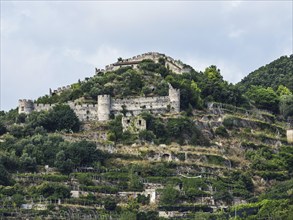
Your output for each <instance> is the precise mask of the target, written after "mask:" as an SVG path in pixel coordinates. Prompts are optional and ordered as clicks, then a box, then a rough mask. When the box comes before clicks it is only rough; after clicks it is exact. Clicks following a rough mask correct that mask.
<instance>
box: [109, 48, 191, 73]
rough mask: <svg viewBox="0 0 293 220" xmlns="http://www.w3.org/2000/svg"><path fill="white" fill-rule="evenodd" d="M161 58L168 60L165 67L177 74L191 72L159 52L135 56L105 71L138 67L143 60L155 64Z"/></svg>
mask: <svg viewBox="0 0 293 220" xmlns="http://www.w3.org/2000/svg"><path fill="white" fill-rule="evenodd" d="M160 58H164V59H165V60H166V63H165V66H166V67H167V68H169V69H170V70H172V71H173V72H175V73H178V74H182V73H183V72H189V71H190V69H185V68H184V66H183V65H182V64H181V63H180V62H178V61H176V60H174V59H173V58H172V57H170V56H166V55H165V54H162V53H158V52H148V53H143V54H140V55H137V56H133V57H131V58H127V59H122V60H121V61H118V62H116V63H112V64H110V65H107V66H106V67H105V70H106V71H114V70H117V69H118V68H120V67H121V66H133V67H136V66H137V64H139V62H141V61H142V60H145V59H150V60H153V61H154V62H158V61H159V59H160Z"/></svg>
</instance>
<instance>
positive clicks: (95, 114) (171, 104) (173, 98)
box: [18, 85, 180, 121]
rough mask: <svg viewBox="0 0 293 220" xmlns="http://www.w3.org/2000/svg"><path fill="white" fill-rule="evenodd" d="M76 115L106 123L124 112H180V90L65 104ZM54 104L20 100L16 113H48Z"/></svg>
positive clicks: (171, 88) (131, 114)
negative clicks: (93, 102)
mask: <svg viewBox="0 0 293 220" xmlns="http://www.w3.org/2000/svg"><path fill="white" fill-rule="evenodd" d="M67 104H68V105H69V106H70V108H71V109H73V111H74V112H75V113H76V115H77V116H78V118H79V119H80V120H81V121H88V120H98V121H107V120H109V119H110V115H111V114H113V115H118V114H121V112H122V111H126V116H136V115H139V114H140V113H141V112H143V111H148V112H152V113H154V114H158V113H165V112H174V113H179V112H180V90H179V89H174V88H173V87H172V86H171V85H169V95H168V96H154V97H131V98H122V99H115V98H112V97H111V96H110V95H99V96H98V99H97V104H82V105H78V104H75V103H74V102H68V103H67ZM54 105H55V104H52V105H51V104H36V103H34V102H33V101H32V100H26V99H20V100H19V104H18V113H19V114H20V113H25V114H29V113H31V112H32V111H43V110H45V111H48V110H50V109H52V108H53V106H54Z"/></svg>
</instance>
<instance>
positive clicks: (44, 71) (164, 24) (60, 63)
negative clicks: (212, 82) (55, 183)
mask: <svg viewBox="0 0 293 220" xmlns="http://www.w3.org/2000/svg"><path fill="white" fill-rule="evenodd" d="M1 24H2V26H1V41H2V45H3V47H2V49H1V57H2V59H1V75H2V84H1V109H5V110H8V109H10V108H13V107H16V105H17V99H18V98H37V97H39V96H41V95H44V93H47V90H48V88H49V87H52V88H55V87H58V86H62V85H66V84H70V83H73V82H75V81H77V80H78V79H79V78H80V79H83V78H84V77H86V76H91V75H92V74H93V72H94V67H104V65H106V64H109V63H111V62H114V61H116V59H117V57H120V56H121V57H130V56H133V55H137V54H140V53H143V52H147V51H158V52H162V53H166V54H168V55H170V56H172V57H174V58H175V59H181V60H182V61H184V62H186V63H188V64H191V65H193V66H194V68H195V69H197V70H203V69H204V68H205V67H206V66H208V65H212V64H216V65H217V66H218V67H219V68H220V69H221V72H222V74H223V75H224V78H225V79H227V80H229V81H231V82H237V81H239V80H240V79H241V78H243V77H244V76H245V75H246V74H248V73H249V72H251V71H252V70H254V69H256V68H258V67H259V66H261V65H264V64H266V63H268V62H270V61H272V60H274V59H276V58H278V57H279V56H282V55H286V54H284V53H287V54H288V53H292V2H284V1H283V2H277V1H275V2H271V1H270V2H262V1H261V2H252V1H249V2H246V1H233V2H231V1H218V2H216V1H208V2H204V1H194V2H189V1H186V2H179V1H175V2H174V1H172V2H165V1H159V2H146V1H143V2H112V1H111V2H105V1H102V2H100V1H97V2H92V1H87V2H79V1H73V2H69V1H64V2H49V1H42V2H20V1H18V2H3V3H2V8H1Z"/></svg>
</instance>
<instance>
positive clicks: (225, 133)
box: [215, 126, 229, 137]
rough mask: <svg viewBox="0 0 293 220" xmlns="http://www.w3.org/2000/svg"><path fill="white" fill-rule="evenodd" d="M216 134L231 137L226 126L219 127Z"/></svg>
mask: <svg viewBox="0 0 293 220" xmlns="http://www.w3.org/2000/svg"><path fill="white" fill-rule="evenodd" d="M215 134H216V135H219V136H222V137H229V133H228V132H227V130H226V128H225V127H224V126H220V127H217V128H216V130H215Z"/></svg>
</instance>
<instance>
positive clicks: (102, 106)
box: [98, 95, 111, 121]
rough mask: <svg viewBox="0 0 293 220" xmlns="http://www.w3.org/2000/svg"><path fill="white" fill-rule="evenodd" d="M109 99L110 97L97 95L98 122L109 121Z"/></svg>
mask: <svg viewBox="0 0 293 220" xmlns="http://www.w3.org/2000/svg"><path fill="white" fill-rule="evenodd" d="M110 111H111V97H110V95H98V118H99V121H107V120H109V119H110Z"/></svg>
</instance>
